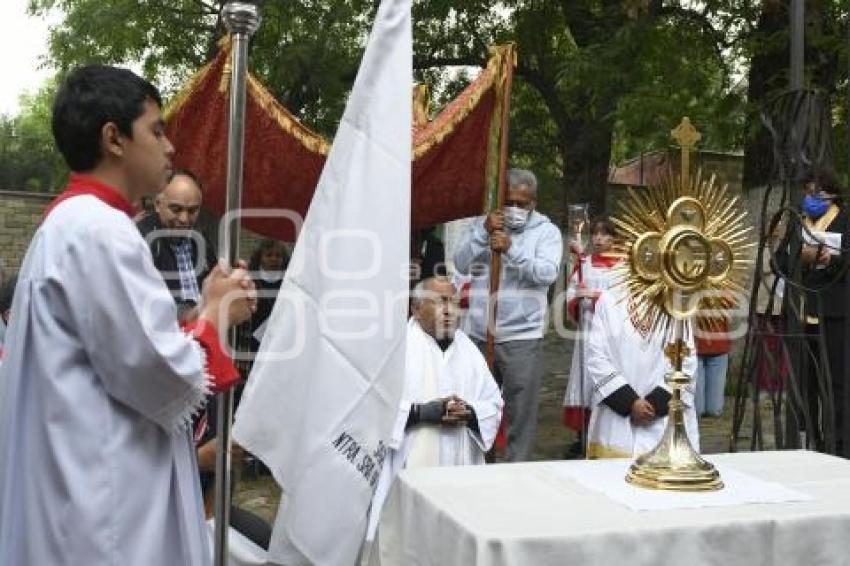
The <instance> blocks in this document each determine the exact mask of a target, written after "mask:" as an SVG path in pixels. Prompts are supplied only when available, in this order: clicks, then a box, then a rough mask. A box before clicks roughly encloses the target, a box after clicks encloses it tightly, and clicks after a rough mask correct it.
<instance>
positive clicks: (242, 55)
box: [214, 2, 260, 566]
mask: <svg viewBox="0 0 850 566" xmlns="http://www.w3.org/2000/svg"><path fill="white" fill-rule="evenodd" d="M221 19H222V21H223V22H224V25H225V27H226V28H227V31H229V32H230V34H231V36H232V39H233V49H232V52H231V74H230V111H229V115H228V134H227V201H226V205H225V213H224V217H223V220H224V221H223V222H222V230H224V233H223V236H222V241H223V242H224V243H225V246H224V249H223V250H220V251H223V253H224V254H225V256H224V257H225V259H226V261H227V263H228V265H233V264H234V263H235V262H236V260H237V258H238V257H239V232H240V223H239V215H238V211H239V210H240V209H241V208H242V165H243V153H244V149H245V148H244V143H245V78H246V76H247V72H248V42H249V41H250V39H251V36H253V35H254V32H255V31H257V28H258V27H259V26H260V11H259V8H258V7H257V6H256V5H255V4H250V3H248V2H228V3H227V4H225V6H224V8H223V9H222V11H221ZM235 334H236V331H235V329H232V330H231V343H235ZM217 402H218V415H217V418H218V422H217V423H216V439H217V444H218V450H217V452H216V463H215V546H214V552H215V565H216V566H226V564H227V531H228V525H229V524H230V471H231V470H230V467H231V466H230V464H231V462H230V444H231V438H230V430H231V421H232V419H233V390H232V389H230V390H228V391H225V392H224V393H220V394H219V395H218V400H217Z"/></svg>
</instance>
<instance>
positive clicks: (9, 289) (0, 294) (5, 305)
mask: <svg viewBox="0 0 850 566" xmlns="http://www.w3.org/2000/svg"><path fill="white" fill-rule="evenodd" d="M17 284H18V276H17V275H13V276H11V277H9V278H8V279H7V280H6V281H4V282H3V285H2V286H0V314H2V313H4V312H6V311H7V310H9V309H11V308H12V300H13V299H14V298H15V285H17Z"/></svg>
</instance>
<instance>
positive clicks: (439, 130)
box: [413, 44, 516, 161]
mask: <svg viewBox="0 0 850 566" xmlns="http://www.w3.org/2000/svg"><path fill="white" fill-rule="evenodd" d="M509 55H512V57H511V61H510V64H512V65H516V53H515V52H514V45H513V44H505V45H496V46H493V47H491V48H490V61H488V63H487V66H486V67H485V68H484V70H483V71H481V74H480V75H479V76H478V78H476V79H475V81H473V83H472V84H471V85H470V86H469V87H467V90H466V91H464V92H463V93H462V94H461V96H464V95H466V96H468V99H467V100H466V101H465V103H464V104H463V105H462V106H460V108H457V107H454V106H453V103H450V104H449V106H448V107H446V109H445V110H443V112H441V113H440V115H438V116H437V118H435V119H434V120H433V121H432V122H431V124H430V126H428V127H426V128H423V130H422V133H421V134H420V135H421V136H423V137H424V138H425V139H423V140H422V141H421V142H419V143H416V144H414V147H413V160H414V161H415V160H417V159H419V158H420V157H422V156H423V155H425V154H426V153H428V152H429V151H430V150H431V149H432V148H434V147H435V146H438V145H440V144H441V143H442V142H443V140H444V139H446V137H447V136H448V135H449V134H451V133H452V132H453V131H454V130H455V129H456V128H457V126H458V125H459V124H460V123H461V122H463V120H464V119H465V118H466V117H467V116H469V114H470V113H472V111H473V110H475V108H476V107H477V106H478V103H479V102H480V101H481V97H482V96H484V93H486V92H487V90H489V89H490V88H494V87H495V88H496V96H497V97H498V96H499V95H500V94H502V89H503V88H504V81H505V65H506V64H508V61H507V59H508V56H509ZM456 100H457V99H456ZM447 112H449V113H451V118H448V119H441V118H442V116H443V115H444V114H445V113H447ZM443 120H445V121H443ZM417 137H418V136H417Z"/></svg>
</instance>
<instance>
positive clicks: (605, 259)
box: [590, 254, 622, 269]
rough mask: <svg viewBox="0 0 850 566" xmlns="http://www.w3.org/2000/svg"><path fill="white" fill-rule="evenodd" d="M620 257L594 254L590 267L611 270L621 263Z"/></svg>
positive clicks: (591, 257)
mask: <svg viewBox="0 0 850 566" xmlns="http://www.w3.org/2000/svg"><path fill="white" fill-rule="evenodd" d="M620 259H622V258H620V257H619V256H615V255H608V254H593V255H592V256H590V265H592V266H593V267H601V268H605V269H611V268H612V267H614V266H615V265H617V264H618V263H620Z"/></svg>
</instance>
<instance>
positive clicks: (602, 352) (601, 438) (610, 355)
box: [586, 289, 699, 458]
mask: <svg viewBox="0 0 850 566" xmlns="http://www.w3.org/2000/svg"><path fill="white" fill-rule="evenodd" d="M627 303H628V301H627V299H625V298H624V295H623V294H622V291H621V290H619V289H611V290H609V291H605V292H603V293H602V296H601V297H600V298H599V300H598V301H597V303H596V312H595V313H594V316H593V324H592V327H591V332H590V336H589V337H588V340H587V349H586V363H587V373H588V377H589V378H590V381H591V383H592V386H593V397H592V408H593V412H592V413H591V416H590V424H589V426H588V456H589V457H591V458H593V457H603V458H604V457H607V458H631V457H635V456H639V455H641V454H644V453H646V452H649V451H650V450H652V449H653V448H655V446H656V445H657V444H658V441H659V440H661V436H662V434H663V433H664V428H665V427H666V426H667V417H666V416H665V417H663V418H658V419H655V420H654V421H653V422H652V423H651V424H650V425H648V426H633V425H632V421H631V419H630V418H629V417H622V416H620V415H619V414H617V413H616V412H615V411H614V410H613V409H611V408H610V407H608V405H606V404H605V403H604V402H603V401H604V399H605V398H606V397H608V396H609V395H611V394H612V393H613V392H614V391H616V390H617V389H619V388H621V387H622V386H624V385H626V384H628V385H631V386H632V388H633V389H634V390H635V393H637V394H638V396H640V397H644V396H646V395H647V394H648V393H650V392H651V391H652V390H653V389H655V388H656V387H659V386H660V387H664V388H667V389H668V390H669V388H668V387H667V385H666V384H665V382H664V376H665V375H666V374H667V373H669V372H670V371H672V367H671V365H670V362H669V361H668V360H667V357H666V356H665V355H664V346H665V344H666V343H667V341H668V340H667V338H666V337H665V336H664V334H663V332H657V333H654V334H653V333H650V334H648V335H647V336H646V337H644V336H643V335H642V334H641V333H640V332H639V331H638V330H636V329H635V327H634V325H633V324H632V322H631V319H630V317H629V312H628V306H627ZM685 326H686V332H685V334H686V340H685V342H686V344H687V346H688V348H690V354H689V355H688V356H687V357H686V358H685V360H684V362H683V364H682V371H683V372H684V373H685V374H687V375H690V376H691V377H694V375H695V374H696V367H697V357H696V347H695V346H694V339H693V333H692V332H690V330H689V327H690V324H689V323H686V325H685ZM682 402H683V403H684V405H685V428H686V430H687V431H688V438H690V440H691V444H692V445H693V446H694V448H696V449H697V450H699V431H698V424H697V417H696V412H695V411H694V395H693V384H691V385H690V386H689V387H687V388H685V389H684V390H683V391H682Z"/></svg>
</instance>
